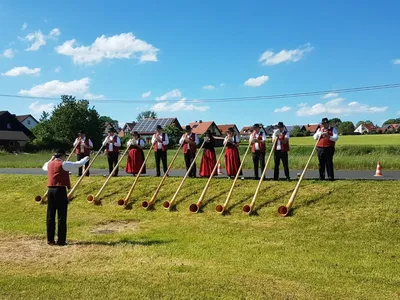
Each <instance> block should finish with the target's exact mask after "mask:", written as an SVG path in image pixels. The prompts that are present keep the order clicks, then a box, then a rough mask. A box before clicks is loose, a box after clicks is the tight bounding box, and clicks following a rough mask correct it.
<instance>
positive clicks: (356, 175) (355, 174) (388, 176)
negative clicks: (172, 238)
mask: <svg viewBox="0 0 400 300" xmlns="http://www.w3.org/2000/svg"><path fill="white" fill-rule="evenodd" d="M243 173H244V176H245V177H246V178H251V177H252V176H253V171H252V170H243ZM298 173H301V170H291V171H290V176H291V178H296V177H297V174H298ZM0 174H32V175H46V172H43V170H42V169H39V168H26V169H22V168H21V169H17V168H0ZM72 174H77V171H75V172H73V173H72ZM104 174H107V171H106V170H104V169H92V170H91V175H96V176H99V175H100V176H101V175H104ZM119 175H120V176H131V175H130V174H126V173H125V171H124V170H122V169H121V170H120V171H119ZM155 175H156V170H155V169H148V170H147V174H146V175H145V176H155ZM170 175H171V176H179V177H183V176H184V175H185V170H183V169H175V170H171V172H170ZM271 175H272V174H271V170H268V172H267V177H268V178H270V177H271ZM374 175H375V170H372V171H344V170H336V171H335V177H336V179H372V180H400V170H399V171H383V177H374ZM219 176H220V177H226V175H225V174H222V175H219ZM281 176H283V172H282V171H281ZM305 178H308V179H310V178H318V171H317V170H308V171H307V172H306V175H305Z"/></svg>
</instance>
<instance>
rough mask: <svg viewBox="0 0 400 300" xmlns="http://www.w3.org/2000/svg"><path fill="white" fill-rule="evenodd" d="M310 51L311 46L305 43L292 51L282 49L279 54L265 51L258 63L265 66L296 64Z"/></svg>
mask: <svg viewBox="0 0 400 300" xmlns="http://www.w3.org/2000/svg"><path fill="white" fill-rule="evenodd" d="M312 49H313V47H311V44H310V43H307V44H305V45H303V46H300V47H298V48H297V49H294V50H286V49H283V50H282V51H280V52H279V53H274V52H273V51H271V50H267V51H265V52H264V53H263V54H262V55H261V57H260V58H259V59H258V61H259V62H261V63H262V64H263V65H267V66H272V65H277V64H280V63H284V62H297V61H299V60H301V59H302V58H303V57H304V55H305V54H306V53H307V52H310V51H311V50H312Z"/></svg>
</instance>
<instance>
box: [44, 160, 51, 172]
mask: <svg viewBox="0 0 400 300" xmlns="http://www.w3.org/2000/svg"><path fill="white" fill-rule="evenodd" d="M49 162H51V160H49V161H47V162H45V164H44V165H43V167H42V170H43V171H45V172H47V166H48V165H49Z"/></svg>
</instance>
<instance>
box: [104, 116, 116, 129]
mask: <svg viewBox="0 0 400 300" xmlns="http://www.w3.org/2000/svg"><path fill="white" fill-rule="evenodd" d="M100 121H101V122H102V123H103V124H106V123H111V124H112V125H113V127H114V128H115V130H118V128H119V122H118V120H114V119H112V118H110V117H108V116H101V117H100Z"/></svg>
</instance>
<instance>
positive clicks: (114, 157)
mask: <svg viewBox="0 0 400 300" xmlns="http://www.w3.org/2000/svg"><path fill="white" fill-rule="evenodd" d="M103 145H104V146H105V147H106V153H107V160H108V172H109V173H108V174H109V175H110V174H111V172H112V171H113V170H114V167H115V166H116V165H117V163H118V156H119V147H121V140H120V138H119V137H118V136H116V135H115V133H114V130H113V129H111V128H110V129H109V130H108V136H107V137H106V139H105V140H104V142H103ZM113 176H114V177H117V176H118V168H117V169H116V170H115V173H114V174H113Z"/></svg>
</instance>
